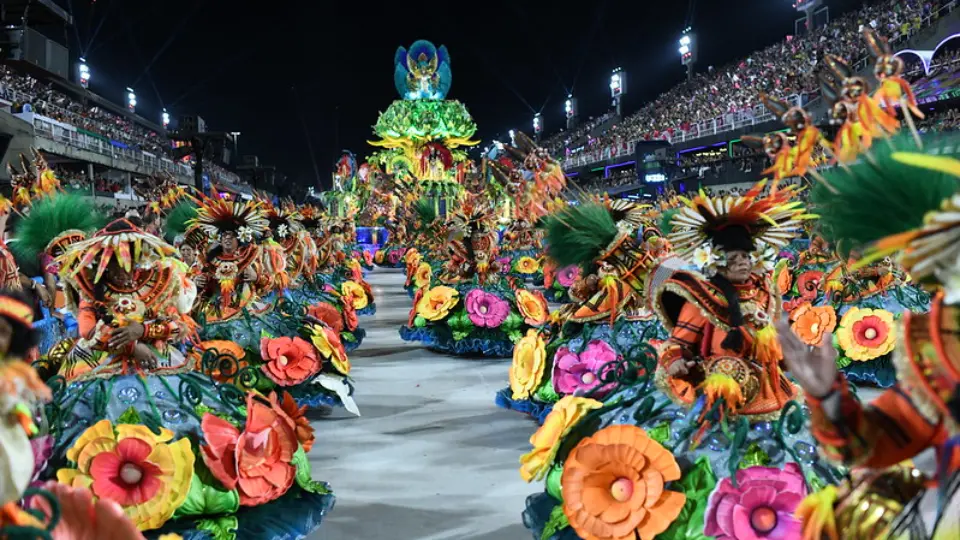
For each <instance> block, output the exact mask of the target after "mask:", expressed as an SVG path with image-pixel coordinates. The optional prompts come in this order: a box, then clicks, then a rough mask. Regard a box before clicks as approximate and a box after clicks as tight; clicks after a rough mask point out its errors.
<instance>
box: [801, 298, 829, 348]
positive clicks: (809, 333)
mask: <svg viewBox="0 0 960 540" xmlns="http://www.w3.org/2000/svg"><path fill="white" fill-rule="evenodd" d="M790 315H791V318H792V319H793V320H794V323H793V325H792V326H791V328H793V332H794V333H795V334H797V337H799V338H800V340H801V341H803V342H804V343H806V344H807V345H820V344H821V343H823V336H824V334H829V333H831V332H833V330H834V328H836V327H837V312H836V311H834V310H833V306H819V307H812V306H811V305H810V304H804V305H802V306H800V307H799V308H797V310H796V311H794V312H793V313H791V314H790Z"/></svg>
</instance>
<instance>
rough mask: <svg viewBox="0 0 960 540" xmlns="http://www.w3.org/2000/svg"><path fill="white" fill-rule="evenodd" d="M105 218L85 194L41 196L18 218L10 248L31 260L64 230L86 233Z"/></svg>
mask: <svg viewBox="0 0 960 540" xmlns="http://www.w3.org/2000/svg"><path fill="white" fill-rule="evenodd" d="M106 221H107V220H106V216H105V215H104V214H103V213H101V212H97V210H96V207H95V206H94V204H93V200H92V199H90V198H89V197H84V196H81V195H73V194H66V193H60V194H57V195H54V196H52V197H45V198H43V199H41V200H40V201H38V202H37V203H36V204H34V205H33V206H31V207H30V212H29V214H27V215H26V216H24V217H23V218H22V219H20V220H19V222H18V223H17V227H16V230H15V231H14V238H15V239H16V241H15V242H12V243H11V245H10V248H11V249H12V250H13V252H14V253H16V254H17V256H18V257H20V258H22V259H23V260H34V259H36V258H37V257H38V256H39V254H40V253H41V252H42V251H43V250H44V249H46V247H47V244H49V243H50V241H51V240H53V239H54V238H56V237H57V236H59V235H60V234H61V233H63V232H64V231H68V230H70V229H77V230H81V231H83V232H85V233H88V234H89V233H92V232H94V231H96V230H98V229H100V228H102V227H103V226H105V225H106Z"/></svg>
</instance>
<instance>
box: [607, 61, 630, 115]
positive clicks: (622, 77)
mask: <svg viewBox="0 0 960 540" xmlns="http://www.w3.org/2000/svg"><path fill="white" fill-rule="evenodd" d="M626 93H627V72H626V71H624V70H623V68H617V69H615V70H613V73H612V74H611V75H610V98H611V99H613V106H614V107H615V108H616V109H617V116H623V113H622V111H621V109H620V102H621V98H622V97H623V95H624V94H626Z"/></svg>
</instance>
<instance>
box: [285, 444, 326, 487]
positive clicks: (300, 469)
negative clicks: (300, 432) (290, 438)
mask: <svg viewBox="0 0 960 540" xmlns="http://www.w3.org/2000/svg"><path fill="white" fill-rule="evenodd" d="M290 463H291V464H293V466H294V467H296V468H297V485H298V486H300V487H301V488H302V489H303V490H304V491H309V492H310V493H317V494H321V495H324V494H327V493H331V491H330V486H329V485H327V483H326V482H318V481H316V480H314V479H313V476H312V475H311V473H310V460H309V459H307V453H306V452H304V451H303V447H302V446H297V451H296V452H295V453H294V454H293V459H292V460H290Z"/></svg>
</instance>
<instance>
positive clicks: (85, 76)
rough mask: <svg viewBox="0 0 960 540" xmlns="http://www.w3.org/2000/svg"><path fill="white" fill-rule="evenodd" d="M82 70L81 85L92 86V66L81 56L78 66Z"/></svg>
mask: <svg viewBox="0 0 960 540" xmlns="http://www.w3.org/2000/svg"><path fill="white" fill-rule="evenodd" d="M77 69H78V70H79V72H80V86H82V87H84V88H87V87H88V86H90V66H88V65H87V61H86V60H85V59H84V58H83V57H81V58H80V65H79V66H78V67H77Z"/></svg>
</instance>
